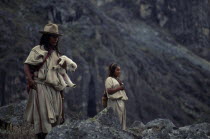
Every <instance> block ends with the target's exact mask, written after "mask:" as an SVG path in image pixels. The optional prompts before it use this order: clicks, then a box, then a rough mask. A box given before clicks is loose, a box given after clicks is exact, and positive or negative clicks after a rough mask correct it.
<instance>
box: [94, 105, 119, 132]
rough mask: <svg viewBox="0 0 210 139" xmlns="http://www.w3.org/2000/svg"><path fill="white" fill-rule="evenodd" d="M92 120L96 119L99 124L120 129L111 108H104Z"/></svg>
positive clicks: (117, 119)
mask: <svg viewBox="0 0 210 139" xmlns="http://www.w3.org/2000/svg"><path fill="white" fill-rule="evenodd" d="M93 119H96V120H97V121H98V122H99V123H100V124H102V125H105V126H109V127H114V128H116V129H121V124H120V121H119V118H118V117H117V115H116V114H115V113H114V111H113V109H112V108H106V109H104V110H103V111H101V112H100V113H99V114H97V115H96V116H95V117H94V118H93Z"/></svg>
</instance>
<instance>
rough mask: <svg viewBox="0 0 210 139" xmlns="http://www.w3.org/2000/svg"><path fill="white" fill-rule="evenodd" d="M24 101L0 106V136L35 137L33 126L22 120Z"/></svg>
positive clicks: (26, 138)
mask: <svg viewBox="0 0 210 139" xmlns="http://www.w3.org/2000/svg"><path fill="white" fill-rule="evenodd" d="M25 107H26V101H22V102H20V103H14V104H10V105H7V106H4V107H0V138H1V137H2V138H8V139H10V138H14V139H16V138H17V139H18V138H25V139H28V138H35V134H34V129H33V126H32V125H31V124H29V123H27V122H26V121H25V120H24V117H23V115H24V111H25Z"/></svg>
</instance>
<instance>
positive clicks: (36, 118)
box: [24, 23, 64, 138]
mask: <svg viewBox="0 0 210 139" xmlns="http://www.w3.org/2000/svg"><path fill="white" fill-rule="evenodd" d="M40 32H41V33H42V34H43V35H42V38H41V41H40V45H37V46H35V47H34V48H33V49H32V50H31V52H30V54H29V55H28V57H27V59H26V61H25V62H24V71H25V74H26V79H27V84H28V91H29V98H28V103H27V107H26V111H25V119H26V120H27V121H28V122H30V123H32V124H34V129H35V134H37V136H38V138H45V136H46V134H47V133H49V132H50V131H51V130H52V127H53V126H55V125H58V124H60V123H61V121H62V120H64V119H63V107H62V106H63V96H62V94H61V90H59V88H62V87H60V81H59V79H58V77H57V73H56V71H55V70H53V66H55V65H56V64H57V61H58V59H59V57H60V52H59V51H58V39H59V36H61V34H59V33H58V26H57V25H56V24H52V23H50V24H47V25H46V26H45V27H44V31H40ZM32 68H33V69H36V70H35V72H33V73H32V72H31V70H32Z"/></svg>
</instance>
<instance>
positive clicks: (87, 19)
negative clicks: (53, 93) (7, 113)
mask: <svg viewBox="0 0 210 139" xmlns="http://www.w3.org/2000/svg"><path fill="white" fill-rule="evenodd" d="M96 2H97V1H91V2H90V1H83V0H71V1H69V0H61V1H59V2H58V1H55V0H48V1H45V2H42V1H40V0H36V1H27V0H17V1H10V0H4V1H1V2H0V5H1V8H0V17H1V18H0V24H1V28H0V31H1V32H2V33H1V36H2V37H0V42H1V43H0V50H1V53H0V63H1V66H0V71H1V72H0V74H1V76H0V80H1V82H0V84H1V85H0V89H1V94H0V102H1V105H5V104H8V103H10V102H15V101H19V100H22V99H26V98H27V93H26V91H25V79H24V73H23V62H24V60H25V58H26V57H27V55H28V53H29V51H30V49H31V48H32V47H33V46H35V45H37V44H38V43H39V38H40V34H38V31H39V30H42V28H43V26H44V25H45V24H46V23H47V22H48V21H49V20H50V21H52V22H54V23H57V24H59V26H60V30H61V32H62V33H63V34H65V35H64V36H63V37H61V39H60V48H61V51H62V52H63V54H65V55H67V56H69V57H70V58H72V59H73V60H74V61H75V62H76V63H77V64H78V70H77V71H76V72H75V73H72V74H71V73H70V74H69V75H70V77H71V79H72V81H73V82H75V83H76V84H77V88H75V89H66V94H65V100H66V102H65V106H66V111H67V112H68V111H70V110H71V111H76V112H81V114H83V116H84V117H85V116H94V115H95V114H96V113H97V112H99V111H100V110H101V109H102V106H101V96H102V93H103V89H104V80H105V78H106V76H107V71H106V70H107V66H108V65H109V64H110V63H112V62H117V63H119V65H120V66H121V69H122V79H123V81H124V83H125V86H126V92H127V94H128V97H129V100H128V101H127V103H126V104H127V116H128V121H130V122H131V121H133V120H141V121H143V122H148V121H149V120H152V119H154V118H158V117H160V118H168V119H170V120H172V121H173V122H174V123H175V124H177V125H183V124H190V123H194V122H198V121H208V120H209V119H208V118H209V107H210V102H209V99H210V95H209V92H208V90H209V89H210V64H209V62H208V61H206V60H205V59H202V58H201V57H199V56H197V55H196V53H193V52H191V51H189V50H188V49H187V48H188V46H187V47H185V46H183V45H181V44H180V43H178V42H177V37H176V35H174V33H172V35H171V34H170V33H169V32H166V31H165V30H164V29H163V28H160V27H159V26H157V25H154V24H153V22H152V21H153V20H151V21H149V19H150V18H149V17H150V16H149V15H150V14H149V13H147V14H148V15H147V14H146V13H145V14H146V15H147V16H146V17H145V18H147V17H148V18H147V19H148V21H147V22H145V20H142V19H140V15H141V14H142V12H141V14H140V13H138V12H137V13H136V10H138V6H137V5H136V3H134V2H137V1H132V2H133V3H132V2H127V3H126V1H123V3H122V2H121V3H120V2H118V1H111V0H110V1H104V2H103V1H101V3H99V4H98V3H96ZM139 2H141V1H139ZM132 7H134V8H132ZM198 7H199V5H198ZM139 14H140V15H139ZM192 14H193V13H192ZM144 16H145V15H144ZM141 18H142V17H141ZM151 19H153V18H152V17H151ZM171 22H172V21H171ZM186 22H188V21H186ZM155 23H157V22H155ZM172 23H173V22H172ZM172 23H171V24H172ZM183 23H184V21H183ZM167 24H168V26H169V25H170V24H169V21H168V22H167V23H164V25H161V26H166V25H167ZM199 25H200V24H199ZM172 26H173V24H172V25H171V29H172V28H173V27H172ZM174 28H178V26H175V25H174ZM188 31H190V29H189V30H188ZM191 33H193V31H192V32H191ZM173 36H175V39H174V38H173ZM195 36H196V35H195ZM183 39H184V38H183ZM129 119H130V120H129Z"/></svg>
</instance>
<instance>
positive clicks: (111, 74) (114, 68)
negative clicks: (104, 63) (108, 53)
mask: <svg viewBox="0 0 210 139" xmlns="http://www.w3.org/2000/svg"><path fill="white" fill-rule="evenodd" d="M117 67H118V64H116V63H112V64H111V65H109V74H108V76H109V77H115V76H114V72H115V70H116V68H117Z"/></svg>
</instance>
